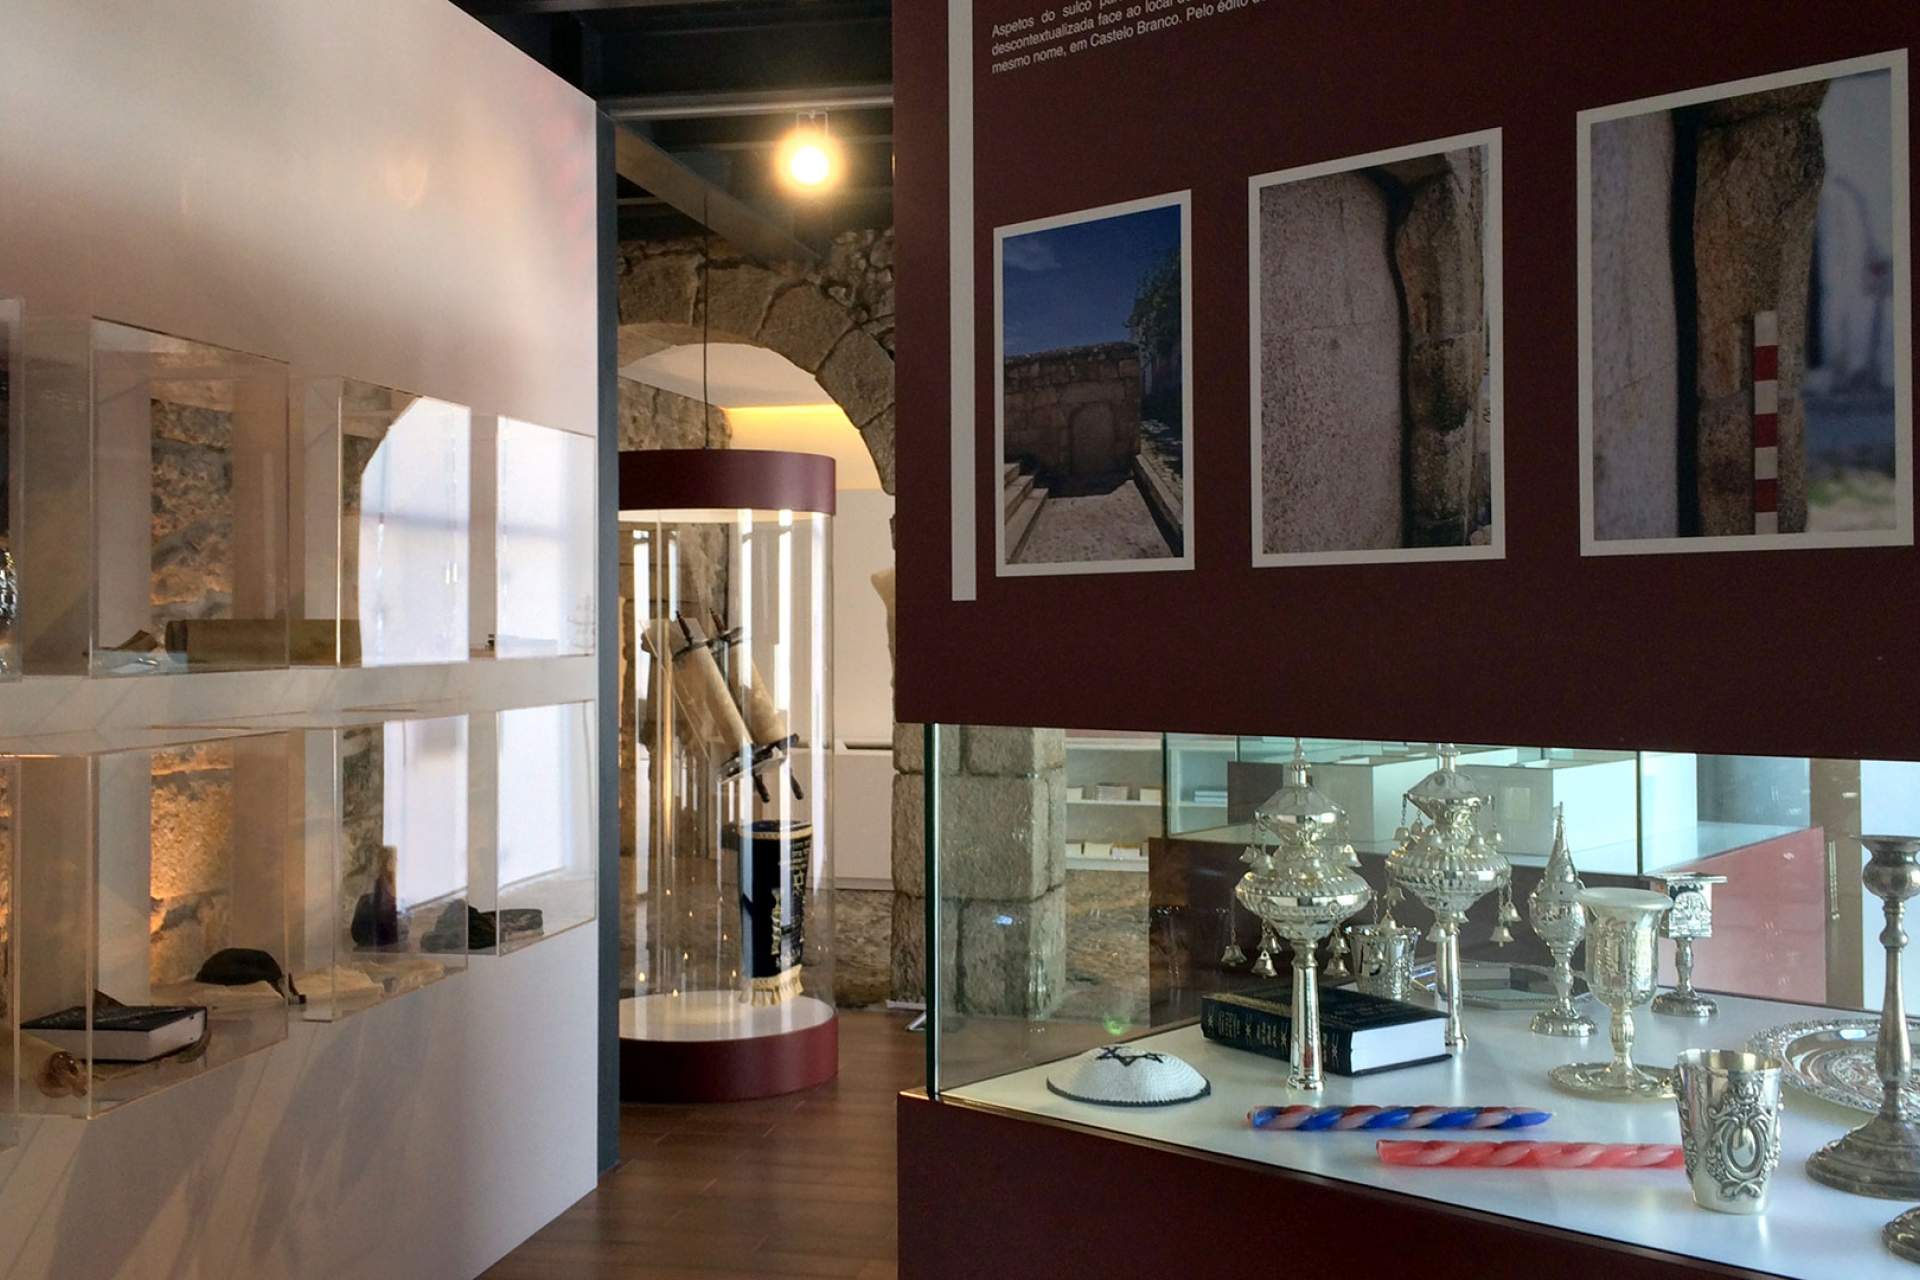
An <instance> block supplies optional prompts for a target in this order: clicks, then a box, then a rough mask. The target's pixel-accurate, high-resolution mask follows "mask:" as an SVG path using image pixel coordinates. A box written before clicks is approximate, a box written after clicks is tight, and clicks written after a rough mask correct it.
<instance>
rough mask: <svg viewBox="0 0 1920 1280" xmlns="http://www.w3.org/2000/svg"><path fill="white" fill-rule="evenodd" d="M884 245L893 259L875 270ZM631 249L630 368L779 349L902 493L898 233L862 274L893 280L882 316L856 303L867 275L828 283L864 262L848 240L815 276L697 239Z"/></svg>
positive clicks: (870, 250)
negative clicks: (690, 352)
mask: <svg viewBox="0 0 1920 1280" xmlns="http://www.w3.org/2000/svg"><path fill="white" fill-rule="evenodd" d="M883 245H884V247H885V248H884V253H885V263H884V264H882V265H878V266H876V265H875V264H876V263H878V260H879V259H880V258H881V257H882V251H881V247H882V246H883ZM630 248H631V252H630V253H626V254H623V255H622V259H621V264H620V285H619V321H620V328H619V335H620V363H621V365H622V366H625V365H627V364H628V363H630V362H631V361H634V360H638V359H640V358H641V357H643V356H647V355H651V354H653V353H654V352H656V351H662V350H665V349H666V348H668V347H676V346H683V345H687V344H697V343H702V342H734V343H741V344H745V345H748V346H757V347H765V348H766V349H768V350H770V351H773V352H776V353H778V354H779V355H782V356H784V357H786V358H787V359H788V360H790V361H792V362H793V363H794V364H795V365H797V366H798V367H799V368H801V369H804V370H805V371H806V372H807V373H809V374H811V375H812V376H813V377H814V379H815V380H816V381H818V382H819V384H820V388H821V390H823V391H825V392H826V393H827V395H828V396H829V397H831V398H832V399H833V401H834V402H835V403H836V404H838V405H839V406H840V407H841V409H842V410H844V411H845V412H846V415H847V418H848V419H849V420H850V421H851V422H852V423H853V425H854V427H855V428H856V429H857V430H858V431H859V432H860V438H861V440H862V441H863V442H864V443H865V444H866V446H867V452H868V453H870V454H872V455H873V463H874V467H875V468H876V469H877V470H878V471H879V473H880V487H881V488H882V489H884V490H885V491H886V492H887V493H892V492H893V491H894V477H893V456H894V452H893V442H894V407H893V352H892V350H891V342H892V329H891V325H892V321H893V314H892V306H893V291H892V266H891V264H892V256H891V255H892V238H891V234H890V233H887V234H885V235H884V237H882V238H876V239H874V240H872V241H870V242H868V243H867V246H866V253H865V255H864V256H863V257H859V258H858V260H857V261H858V266H857V268H855V269H857V270H860V271H863V272H877V273H880V274H884V277H885V284H884V293H883V295H882V296H883V298H884V306H885V313H884V315H883V316H877V315H876V314H875V311H874V308H873V307H872V306H871V305H862V303H861V301H860V300H859V299H858V298H857V296H856V295H857V294H858V293H859V291H860V287H861V284H862V283H864V278H863V280H862V281H860V282H855V283H843V282H836V281H833V280H831V279H829V278H827V275H828V273H831V272H832V271H834V269H835V267H836V266H838V267H841V268H842V269H843V270H844V269H846V268H847V267H849V266H852V265H853V264H854V262H855V258H854V255H843V254H842V253H841V252H840V249H841V248H842V246H841V245H839V244H836V252H835V255H834V258H833V260H831V261H830V263H829V265H828V267H827V268H826V271H825V272H814V273H808V274H802V273H800V272H799V271H797V270H794V269H776V268H771V267H766V266H763V265H761V264H760V263H758V262H754V261H752V260H751V259H747V258H743V257H740V256H738V254H737V253H736V252H733V251H730V250H728V249H726V247H725V246H722V245H718V244H716V245H715V246H714V247H713V249H712V252H711V255H710V256H709V254H707V253H705V252H703V249H702V246H701V245H700V243H699V242H697V241H684V242H673V243H671V244H668V245H662V246H654V245H645V246H632V247H630ZM703 265H704V268H705V269H704V270H703V269H702V268H703ZM836 293H844V294H846V295H847V299H848V300H846V301H843V300H842V299H841V298H840V297H837V296H835V294H836ZM869 301H872V300H871V299H870V300H869Z"/></svg>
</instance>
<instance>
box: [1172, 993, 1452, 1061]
mask: <svg viewBox="0 0 1920 1280" xmlns="http://www.w3.org/2000/svg"><path fill="white" fill-rule="evenodd" d="M1446 1028H1447V1019H1446V1016H1445V1015H1444V1014H1441V1013H1438V1012H1436V1011H1434V1010H1432V1009H1426V1008H1422V1007H1421V1006H1419V1005H1415V1004H1407V1003H1406V1002H1405V1001H1401V1000H1388V999H1387V998H1385V997H1384V996H1370V995H1368V994H1367V993H1366V992H1364V991H1355V990H1352V989H1351V988H1347V987H1322V988H1320V1053H1321V1058H1322V1061H1323V1063H1324V1064H1325V1066H1326V1069H1327V1070H1328V1071H1331V1072H1333V1073H1334V1074H1335V1075H1341V1076H1364V1075H1371V1074H1373V1073H1374V1072H1376V1071H1391V1070H1393V1069H1394V1068H1395V1067H1417V1066H1421V1065H1423V1064H1425V1063H1429V1062H1443V1061H1445V1060H1446V1057H1447V1039H1446V1035H1447V1032H1446ZM1200 1033H1201V1034H1202V1035H1204V1036H1206V1038H1207V1039H1209V1040H1213V1041H1217V1042H1218V1043H1220V1044H1224V1045H1226V1046H1228V1047H1229V1048H1234V1049H1245V1050H1247V1051H1248V1052H1249V1053H1259V1054H1264V1055H1266V1056H1267V1057H1269V1058H1280V1059H1283V1060H1284V1059H1286V1058H1288V1057H1289V1056H1290V1055H1291V1054H1292V1052H1293V984H1292V983H1291V982H1276V983H1273V984H1271V985H1269V986H1264V987H1255V988H1253V989H1252V990H1250V991H1245V992H1238V993H1227V992H1221V993H1218V994H1215V995H1209V996H1202V997H1201V998H1200Z"/></svg>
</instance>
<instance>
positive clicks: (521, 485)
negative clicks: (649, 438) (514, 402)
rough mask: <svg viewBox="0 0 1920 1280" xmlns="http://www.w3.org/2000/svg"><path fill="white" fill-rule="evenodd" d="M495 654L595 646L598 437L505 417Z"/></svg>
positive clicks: (499, 472)
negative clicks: (595, 529)
mask: <svg viewBox="0 0 1920 1280" xmlns="http://www.w3.org/2000/svg"><path fill="white" fill-rule="evenodd" d="M497 421H498V431H497V433H496V435H495V438H494V449H495V464H496V465H495V474H496V482H495V502H494V519H495V521H496V524H495V535H494V556H495V621H494V636H493V641H494V643H493V652H494V656H496V657H500V658H537V657H547V656H552V655H560V654H582V653H592V652H593V641H594V618H595V610H594V562H595V561H594V515H595V509H596V508H595V496H594V495H595V489H594V486H595V484H596V480H595V475H596V470H595V466H594V442H593V437H591V436H583V435H577V434H575V433H574V432H571V431H556V430H554V429H552V428H549V427H542V426H538V425H536V424H534V423H531V422H520V421H518V420H516V419H513V418H500V419H498V420H497Z"/></svg>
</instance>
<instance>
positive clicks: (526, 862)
mask: <svg viewBox="0 0 1920 1280" xmlns="http://www.w3.org/2000/svg"><path fill="white" fill-rule="evenodd" d="M469 720H470V731H471V733H472V738H471V740H470V741H469V742H468V750H469V751H470V752H471V753H472V758H473V766H474V786H473V799H474V804H473V812H472V816H471V818H470V821H471V823H472V831H473V840H472V845H473V861H472V865H471V868H470V870H469V873H468V874H469V879H470V881H471V884H472V888H473V894H472V901H473V911H474V914H473V916H472V917H470V919H469V924H468V933H469V936H468V949H469V951H471V952H474V953H477V954H493V955H505V954H507V953H508V952H510V951H518V950H519V949H520V948H522V947H525V946H530V945H532V944H533V943H535V942H538V941H540V940H541V939H543V938H551V937H553V936H555V935H556V934H560V933H564V932H566V931H567V930H568V929H571V928H573V927H574V926H575V925H579V924H585V923H586V922H588V921H590V920H592V919H593V918H594V917H595V916H596V915H597V914H598V907H599V900H598V886H599V858H598V853H597V846H596V843H595V838H594V830H595V820H596V816H597V813H598V810H597V809H596V807H595V801H594V793H595V790H596V787H595V782H596V779H595V775H594V757H595V753H594V744H593V704H592V703H590V702H567V703H561V704H558V705H556V706H550V707H519V708H515V709H513V710H509V711H497V712H491V713H488V714H485V715H474V716H471V717H470V718H469Z"/></svg>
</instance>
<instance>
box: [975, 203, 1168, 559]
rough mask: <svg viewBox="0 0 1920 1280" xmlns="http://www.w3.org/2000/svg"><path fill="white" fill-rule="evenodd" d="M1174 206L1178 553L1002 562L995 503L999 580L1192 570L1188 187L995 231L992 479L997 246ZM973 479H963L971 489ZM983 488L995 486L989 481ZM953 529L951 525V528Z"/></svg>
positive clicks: (1000, 454) (999, 287)
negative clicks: (1177, 290) (1177, 236)
mask: <svg viewBox="0 0 1920 1280" xmlns="http://www.w3.org/2000/svg"><path fill="white" fill-rule="evenodd" d="M1170 208H1177V209H1178V210H1179V211H1180V416H1181V424H1180V455H1181V456H1180V554H1179V555H1177V556H1156V557H1154V558H1153V559H1150V560H1062V561H1054V562H1048V563H1040V564H1008V563H1007V512H1006V509H1005V503H1004V502H1000V503H996V504H995V509H996V510H997V512H998V515H997V516H996V517H995V520H994V526H993V562H994V572H995V576H997V577H1002V578H1033V577H1058V576H1061V575H1064V574H1082V573H1156V572H1169V571H1177V570H1182V569H1191V568H1193V563H1194V561H1193V542H1194V538H1193V192H1192V190H1191V189H1189V190H1184V191H1170V192H1167V193H1165V194H1162V195H1155V196H1143V197H1141V198H1139V199H1137V200H1123V201H1121V202H1119V203H1118V204H1106V205H1100V206H1098V207H1096V208H1092V209H1077V210H1074V211H1073V212H1070V213H1062V214H1055V215H1053V216H1051V217H1046V218H1034V219H1031V220H1030V221H1027V222H1016V223H1010V224H1009V225H1007V226H1004V227H995V228H994V229H993V459H994V463H993V470H992V472H991V473H990V477H998V476H1000V475H1001V474H1002V468H1004V467H1005V465H1006V450H1007V443H1006V436H1007V415H1006V387H1007V381H1006V345H1007V344H1006V314H1005V311H1006V299H1005V293H1006V287H1005V286H1006V277H1005V270H1006V264H1005V262H1004V261H1003V256H1004V254H1003V248H1004V246H1005V244H1006V242H1007V240H1008V239H1010V238H1012V237H1017V236H1024V235H1031V234H1033V233H1034V232H1037V231H1057V230H1059V229H1061V228H1063V227H1075V226H1080V225H1082V224H1085V223H1089V222H1101V221H1104V220H1106V219H1109V218H1121V217H1125V216H1127V215H1128V214H1134V213H1147V212H1149V211H1151V210H1155V209H1170ZM970 487H971V478H969V488H970ZM989 487H991V488H993V489H994V490H995V491H996V492H998V490H999V487H998V486H997V485H994V484H993V483H992V480H991V478H990V479H989ZM956 533H957V530H956Z"/></svg>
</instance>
